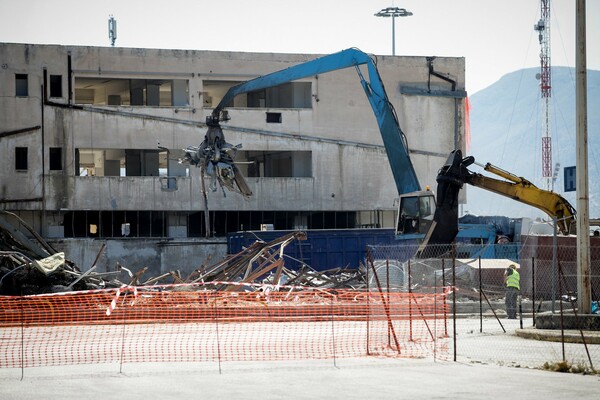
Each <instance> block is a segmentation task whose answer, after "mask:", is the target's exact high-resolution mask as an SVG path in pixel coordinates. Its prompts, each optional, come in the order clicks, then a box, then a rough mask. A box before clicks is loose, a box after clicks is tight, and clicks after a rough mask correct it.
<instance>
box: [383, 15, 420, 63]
mask: <svg viewBox="0 0 600 400" xmlns="http://www.w3.org/2000/svg"><path fill="white" fill-rule="evenodd" d="M374 15H375V16H376V17H384V18H389V17H391V18H392V55H393V56H395V55H396V17H410V16H411V15H413V13H411V12H410V11H408V10H407V9H406V8H399V7H387V8H384V9H382V10H381V11H379V12H378V13H375V14H374Z"/></svg>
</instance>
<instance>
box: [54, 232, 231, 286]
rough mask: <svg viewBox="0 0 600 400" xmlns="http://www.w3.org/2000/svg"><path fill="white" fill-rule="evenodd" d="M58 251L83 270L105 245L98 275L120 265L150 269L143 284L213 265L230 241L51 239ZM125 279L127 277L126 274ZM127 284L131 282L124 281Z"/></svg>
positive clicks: (89, 266) (224, 252)
mask: <svg viewBox="0 0 600 400" xmlns="http://www.w3.org/2000/svg"><path fill="white" fill-rule="evenodd" d="M48 243H50V244H51V245H52V246H53V247H54V248H55V249H57V250H58V251H64V252H65V255H66V257H67V259H69V260H70V261H72V262H74V263H75V265H77V266H78V267H79V268H80V269H81V270H82V271H87V270H88V269H90V268H91V267H92V266H93V265H94V261H95V260H96V257H97V256H98V254H99V253H100V250H101V249H102V245H106V247H105V248H104V250H103V252H102V253H101V255H100V258H99V259H98V262H97V267H96V269H95V271H96V272H110V271H115V268H116V265H117V263H119V264H120V265H121V266H123V267H125V268H127V269H129V270H131V271H132V272H133V273H135V272H136V271H138V270H140V269H142V268H144V267H147V268H148V270H147V271H146V273H145V274H144V275H143V277H142V281H144V280H147V279H149V278H152V277H156V276H159V275H162V274H164V273H167V272H169V271H177V270H178V271H180V273H181V276H182V277H186V276H188V275H189V274H191V273H192V272H193V271H194V270H195V269H197V268H199V267H200V266H201V265H207V266H210V265H213V264H215V263H217V262H218V261H220V260H222V259H223V258H224V257H225V256H226V255H227V240H226V239H225V238H216V239H177V240H152V239H119V240H101V239H60V240H49V241H48ZM123 277H125V275H123ZM124 283H128V282H124Z"/></svg>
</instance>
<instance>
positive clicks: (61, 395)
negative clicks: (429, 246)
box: [0, 358, 600, 400]
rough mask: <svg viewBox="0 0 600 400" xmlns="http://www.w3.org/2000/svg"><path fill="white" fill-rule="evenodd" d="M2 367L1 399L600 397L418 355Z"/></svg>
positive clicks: (591, 384) (537, 375)
mask: <svg viewBox="0 0 600 400" xmlns="http://www.w3.org/2000/svg"><path fill="white" fill-rule="evenodd" d="M220 367H221V372H219V365H218V364H207V363H203V364H191V365H190V364H183V363H177V364H137V365H124V366H123V369H122V372H121V373H120V372H119V365H94V366H88V365H86V366H70V367H46V368H31V369H27V370H25V377H24V379H23V380H22V381H21V380H20V377H21V370H6V369H0V398H2V399H3V400H13V399H15V400H21V399H23V400H24V399H34V398H36V399H61V400H69V399H77V400H81V399H82V398H83V399H103V400H105V399H117V398H118V399H144V400H148V399H188V398H194V399H233V398H244V399H261V400H268V399H283V398H285V399H311V400H314V399H361V400H365V399H370V398H373V399H411V400H414V399H429V400H430V399H482V398H485V399H488V400H494V399H502V400H505V399H506V398H507V391H509V390H510V392H511V393H512V394H511V396H510V397H512V398H515V399H524V400H527V399H561V398H571V399H578V400H585V399H598V398H599V397H598V396H599V394H600V376H590V375H588V376H583V375H576V374H565V373H556V372H547V371H541V370H535V369H524V368H514V367H500V366H492V365H481V364H474V365H467V364H462V363H454V362H434V361H431V360H414V359H410V360H409V359H375V358H360V359H341V360H340V359H338V360H336V361H335V365H334V362H333V360H315V361H312V360H311V361H301V362H267V363H265V362H261V363H258V362H250V363H233V362H230V363H224V364H222V365H221V366H220Z"/></svg>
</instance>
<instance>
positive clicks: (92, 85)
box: [75, 77, 189, 107]
mask: <svg viewBox="0 0 600 400" xmlns="http://www.w3.org/2000/svg"><path fill="white" fill-rule="evenodd" d="M188 82H189V81H188V80H186V79H120V78H83V77H75V103H76V104H94V105H109V106H121V105H123V106H151V107H186V106H189V101H188V98H189V95H188Z"/></svg>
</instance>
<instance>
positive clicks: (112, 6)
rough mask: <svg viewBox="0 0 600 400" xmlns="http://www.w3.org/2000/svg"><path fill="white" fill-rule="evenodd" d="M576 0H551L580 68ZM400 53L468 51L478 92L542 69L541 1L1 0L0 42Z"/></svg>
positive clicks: (561, 35) (597, 38)
mask: <svg viewBox="0 0 600 400" xmlns="http://www.w3.org/2000/svg"><path fill="white" fill-rule="evenodd" d="M575 3H576V2H575V0H552V1H551V7H552V10H551V15H552V20H551V43H552V45H551V52H552V65H554V66H575ZM388 6H397V7H403V8H406V9H407V10H409V11H411V12H412V13H413V15H412V16H410V17H403V18H397V19H396V55H410V56H451V57H465V59H466V66H467V67H466V68H467V71H466V76H467V78H466V79H467V85H466V86H467V91H468V92H469V94H473V93H475V92H477V91H479V90H481V89H483V88H485V87H487V86H489V85H491V84H492V83H494V82H496V81H497V80H498V79H500V77H502V76H503V75H504V74H507V73H509V72H512V71H515V70H518V69H521V68H526V67H537V66H539V53H540V45H539V42H538V38H537V32H535V31H534V30H533V26H534V24H535V23H536V22H537V21H538V19H539V18H540V5H539V0H501V1H498V0H495V1H494V0H402V1H400V0H301V1H300V0H212V1H209V0H167V1H160V2H157V1H150V0H101V1H88V0H52V1H50V0H0V42H8V43H34V44H63V45H86V46H110V41H109V38H108V17H109V15H111V14H112V15H113V16H114V17H115V19H116V20H117V27H118V31H117V41H116V46H119V47H146V48H166V49H191V50H223V51H253V52H274V53H315V54H329V53H334V52H337V51H340V50H343V49H346V48H349V47H357V48H359V49H361V50H362V51H364V52H367V53H373V54H378V55H389V54H392V21H391V19H390V18H378V17H375V16H374V14H375V13H376V12H377V11H379V10H381V9H382V8H385V7H388ZM587 38H588V41H587V67H588V68H589V69H596V70H600V0H587Z"/></svg>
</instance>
